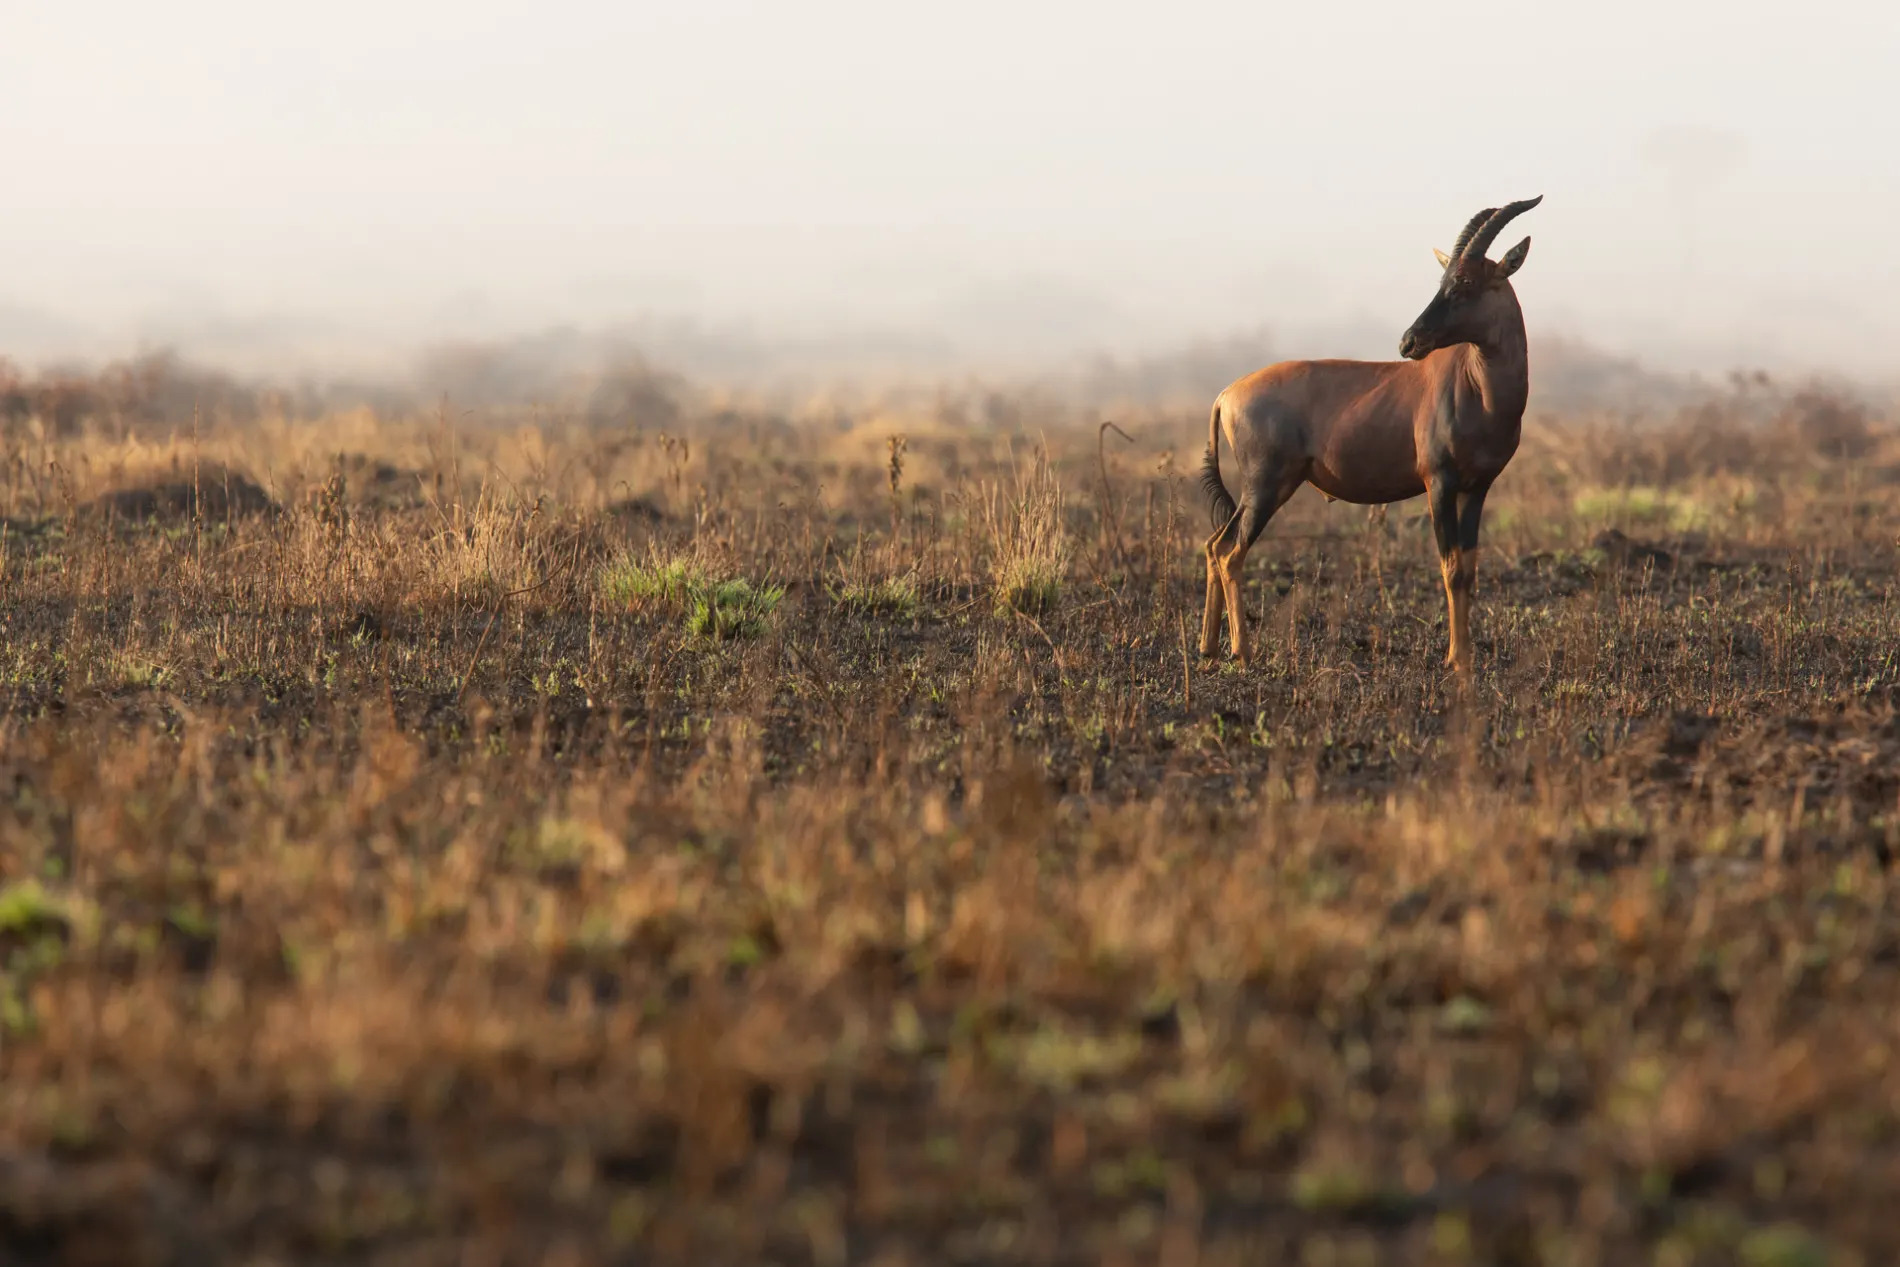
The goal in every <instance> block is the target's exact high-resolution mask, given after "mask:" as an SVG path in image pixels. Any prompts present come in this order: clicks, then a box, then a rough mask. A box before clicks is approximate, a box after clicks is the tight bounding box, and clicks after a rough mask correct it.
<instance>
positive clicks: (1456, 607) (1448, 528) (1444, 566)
mask: <svg viewBox="0 0 1900 1267" xmlns="http://www.w3.org/2000/svg"><path fill="white" fill-rule="evenodd" d="M1431 508H1432V536H1433V537H1434V538H1435V539H1436V540H1437V542H1438V571H1439V574H1440V575H1441V576H1443V577H1444V581H1445V610H1446V615H1447V620H1446V625H1447V626H1448V627H1449V630H1450V633H1451V648H1450V650H1448V651H1447V652H1446V653H1445V666H1446V667H1447V668H1453V669H1456V670H1458V672H1459V673H1460V674H1461V675H1464V674H1469V673H1470V672H1471V621H1470V615H1471V613H1470V610H1469V607H1470V598H1471V577H1472V572H1471V570H1468V569H1467V568H1466V567H1465V565H1464V560H1463V558H1462V553H1463V552H1462V551H1461V550H1460V549H1459V543H1458V527H1459V516H1458V486H1457V484H1456V483H1455V482H1454V481H1453V480H1452V479H1451V478H1450V477H1449V476H1441V477H1440V478H1439V479H1437V480H1436V481H1434V482H1433V484H1432V486H1431ZM1473 563H1474V567H1475V560H1474V561H1473Z"/></svg>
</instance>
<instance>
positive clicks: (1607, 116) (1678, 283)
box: [0, 0, 1900, 371]
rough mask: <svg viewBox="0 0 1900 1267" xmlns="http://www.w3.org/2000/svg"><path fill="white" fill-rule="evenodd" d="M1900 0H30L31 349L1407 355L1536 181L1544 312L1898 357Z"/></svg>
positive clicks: (1619, 327) (16, 212) (19, 303)
mask: <svg viewBox="0 0 1900 1267" xmlns="http://www.w3.org/2000/svg"><path fill="white" fill-rule="evenodd" d="M1895 12H1896V9H1895V6H1892V5H1880V4H1865V5H1848V4H1838V3H1808V4H1805V5H1802V6H1800V7H1799V8H1798V9H1790V8H1789V6H1786V5H1768V4H1756V3H1728V4H1722V5H1718V4H1714V3H1705V4H1693V5H1691V4H1680V5H1675V4H1669V3H1662V2H1659V0H1650V2H1649V3H1642V4H1631V3H1622V2H1620V0H1616V2H1598V3H1591V4H1564V5H1555V4H1518V5H1511V6H1495V7H1492V6H1485V5H1481V4H1464V5H1420V4H1418V3H1416V0H1410V2H1408V3H1403V4H1395V3H1378V4H1348V3H1339V2H1337V0H1333V2H1328V3H1314V4H1305V5H1277V4H1273V3H1264V2H1262V0H1248V2H1247V3H1225V2H1223V3H1203V4H1182V3H1174V4H1165V5H1164V4H1160V3H1152V4H1142V5H1129V4H1116V3H1104V2H1100V0H1098V2H1097V3H1090V4H1052V3H1042V2H1038V0H1010V2H1009V3H992V2H990V0H960V2H959V3H955V4H941V5H920V4H903V3H892V2H891V0H880V2H878V3H868V2H860V0H798V2H796V3H794V2H792V0H782V2H780V3H772V4H764V3H735V2H731V0H677V2H675V3H666V4H654V3H642V2H638V0H636V2H635V3H618V4H608V3H553V2H547V0H544V2H543V3H539V4H534V5H529V4H517V3H498V2H496V0H456V3H453V4H450V3H436V2H434V0H429V2H426V3H425V2H421V0H407V2H405V0H380V2H378V3H373V4H372V3H362V2H360V0H330V2H329V3H325V4H322V5H314V6H298V7H295V8H291V7H287V6H282V5H263V4H256V3H246V4H235V3H207V2H205V0H168V2H167V3H164V4H150V3H144V2H140V3H124V2H112V3H83V2H81V0H71V2H69V3H60V4H54V3H50V2H43V3H31V2H29V0H0V155H3V156H4V167H3V168H0V170H4V180H3V181H0V189H4V196H0V318H4V320H0V332H3V334H4V336H5V337H10V338H11V339H13V340H14V341H15V342H17V343H22V344H28V343H31V342H32V341H33V340H34V339H35V338H39V339H40V340H41V341H45V342H56V341H57V340H58V339H59V338H63V337H68V336H69V335H70V336H71V337H73V338H77V337H78V336H79V335H80V334H81V333H84V332H88V331H100V330H104V331H108V332H110V333H111V335H112V337H132V336H133V335H135V334H137V333H139V332H144V333H148V334H149V333H152V332H160V333H163V332H164V331H165V330H166V329H167V328H168V327H167V323H176V322H179V321H182V320H185V319H187V318H189V319H190V320H192V321H194V322H196V323H198V328H200V329H202V330H208V331H214V332H215V331H218V330H221V331H222V332H223V334H224V335H225V336H231V335H234V334H242V333H249V332H259V333H260V337H269V336H271V334H272V332H273V331H276V332H278V335H279V336H281V337H284V338H308V340H309V344H310V346H311V348H312V349H313V350H314V349H317V348H319V347H321V346H323V343H322V339H321V338H320V337H319V336H320V335H322V333H323V332H322V331H319V330H318V329H317V328H316V325H315V324H314V323H317V322H319V321H321V322H323V323H327V326H328V334H327V335H325V336H323V337H327V338H329V339H331V340H333V341H335V342H337V343H338V344H339V345H341V344H343V343H347V342H348V341H349V340H350V339H351V338H352V337H355V336H358V335H361V336H364V337H367V336H371V335H374V336H379V337H386V336H397V337H403V338H411V337H426V336H429V335H432V334H434V333H438V332H454V331H458V330H478V329H488V330H505V329H510V328H533V327H535V326H539V325H543V324H545V323H548V322H551V321H558V320H563V319H566V320H573V321H576V322H580V323H588V322H594V321H600V320H605V319H609V318H612V317H614V316H618V315H627V314H635V313H641V312H653V311H658V312H681V313H697V314H706V315H710V316H714V317H717V318H720V319H735V318H746V319H752V320H755V321H756V322H757V323H759V324H760V325H761V326H762V327H764V328H775V327H777V326H780V325H784V324H787V323H793V322H799V323H804V324H807V325H817V326H822V325H828V324H835V323H838V322H846V321H848V322H855V323H857V324H858V325H860V326H865V327H891V328H896V327H902V328H906V329H916V328H932V327H936V328H943V329H949V330H951V331H953V332H954V333H957V334H959V335H963V336H980V335H987V336H989V337H990V339H991V341H992V342H996V343H999V344H1002V345H1004V346H1008V345H1011V344H1022V345H1027V344H1028V342H1029V341H1031V340H1035V339H1041V340H1042V341H1044V342H1046V343H1050V344H1060V343H1063V342H1078V343H1080V342H1087V341H1090V340H1099V341H1108V342H1113V341H1117V340H1119V341H1121V342H1122V343H1124V344H1126V343H1139V342H1142V341H1150V342H1166V341H1171V340H1176V339H1180V338H1184V337H1192V336H1196V335H1221V334H1226V333H1229V332H1232V331H1235V330H1242V329H1247V328H1251V327H1257V326H1260V325H1263V324H1265V325H1269V326H1272V327H1274V328H1276V329H1281V330H1284V331H1287V332H1289V336H1295V332H1297V331H1300V330H1324V329H1328V328H1338V327H1339V326H1341V325H1342V324H1345V323H1352V322H1365V323H1369V328H1371V329H1373V330H1389V334H1390V340H1389V341H1390V342H1392V343H1393V344H1394V346H1396V340H1397V337H1398V332H1399V330H1400V329H1401V328H1403V326H1404V325H1405V324H1406V323H1407V322H1408V321H1409V320H1410V319H1411V317H1412V316H1413V315H1414V314H1415V312H1416V310H1417V309H1418V308H1419V307H1421V306H1422V305H1423V303H1424V302H1425V300H1426V298H1427V297H1428V294H1429V291H1430V288H1431V286H1432V284H1433V282H1434V265H1433V264H1432V260H1431V248H1432V247H1434V246H1438V247H1448V246H1449V245H1450V239H1451V238H1452V237H1453V236H1454V235H1455V234H1456V232H1457V229H1458V227H1459V225H1460V224H1461V223H1462V221H1463V220H1464V218H1465V217H1466V216H1468V215H1469V214H1470V213H1471V212H1472V211H1474V210H1476V209H1477V208H1478V207H1480V206H1483V205H1486V204H1490V203H1496V202H1499V201H1503V200H1505V199H1511V198H1520V197H1525V196H1528V195H1531V194H1537V193H1542V194H1544V195H1546V201H1545V203H1544V205H1543V206H1542V207H1540V208H1538V209H1537V210H1536V211H1534V212H1532V213H1531V214H1530V215H1528V216H1526V217H1525V218H1524V219H1523V220H1522V221H1521V222H1520V224H1521V232H1524V233H1530V234H1532V235H1533V236H1534V237H1535V239H1536V244H1535V246H1534V248H1533V250H1532V252H1531V256H1530V261H1529V263H1528V264H1527V265H1526V266H1525V269H1524V272H1523V273H1522V274H1521V275H1520V277H1521V281H1520V285H1519V291H1520V294H1521V295H1522V296H1523V298H1524V301H1525V305H1526V308H1527V311H1528V312H1529V315H1530V320H1531V323H1532V325H1533V330H1534V332H1535V331H1536V330H1537V329H1540V328H1541V329H1543V330H1545V331H1549V332H1557V331H1562V332H1565V333H1570V334H1575V335H1579V336H1582V337H1585V338H1589V339H1592V340H1594V341H1596V342H1599V343H1602V344H1605V345H1607V346H1610V347H1614V348H1622V349H1634V350H1640V349H1643V348H1645V347H1654V348H1659V349H1665V351H1664V352H1659V353H1658V355H1657V359H1658V360H1667V359H1670V358H1672V357H1696V356H1699V357H1701V358H1703V359H1705V360H1708V359H1713V360H1715V361H1720V360H1723V359H1724V358H1729V359H1735V358H1740V357H1747V356H1752V357H1755V358H1757V359H1766V360H1778V361H1781V362H1784V363H1785V362H1795V363H1810V364H1816V365H1831V366H1837V367H1840V368H1846V369H1852V370H1859V371H1869V370H1873V371H1884V370H1885V369H1886V367H1887V365H1886V358H1887V357H1888V356H1889V350H1890V349H1892V348H1895V347H1900V241H1897V240H1896V237H1895V226H1896V224H1900V98H1897V97H1896V95H1895V93H1896V88H1895V74H1896V72H1900V18H1897V17H1896V16H1895ZM1519 232H1520V230H1519V229H1518V228H1517V227H1515V226H1514V228H1513V230H1512V234H1511V237H1510V239H1509V240H1510V241H1515V240H1516V237H1517V235H1518V233H1519ZM1508 244H1509V243H1508V242H1505V243H1501V244H1500V245H1499V247H1498V248H1497V249H1499V250H1502V249H1503V247H1504V246H1506V245H1508ZM52 318H60V319H63V320H65V321H68V322H70V323H71V328H70V330H65V331H62V329H61V327H59V326H58V325H56V324H54V323H53V321H52ZM207 337H209V336H207ZM1295 337H1296V336H1295ZM1322 341H1323V340H1322ZM4 350H5V349H0V353H3V352H4ZM1302 350H1305V349H1302ZM1347 350H1350V351H1353V352H1357V353H1360V354H1364V353H1365V352H1367V351H1368V349H1365V348H1352V349H1347ZM1370 351H1371V352H1372V354H1375V355H1391V354H1393V353H1392V352H1391V351H1390V350H1389V349H1384V348H1373V349H1370Z"/></svg>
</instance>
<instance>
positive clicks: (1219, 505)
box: [1201, 401, 1236, 532]
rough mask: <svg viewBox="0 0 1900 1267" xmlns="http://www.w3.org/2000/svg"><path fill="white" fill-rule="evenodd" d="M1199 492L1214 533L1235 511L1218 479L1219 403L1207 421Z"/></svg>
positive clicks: (1224, 524)
mask: <svg viewBox="0 0 1900 1267" xmlns="http://www.w3.org/2000/svg"><path fill="white" fill-rule="evenodd" d="M1201 491H1202V492H1203V493H1205V494H1206V495H1207V510H1208V515H1209V517H1210V519H1211V520H1212V521H1213V527H1214V530H1215V531H1216V532H1218V531H1220V530H1221V529H1222V528H1225V527H1226V526H1227V521H1228V520H1230V519H1232V518H1233V517H1234V511H1235V509H1236V507H1235V505H1234V499H1233V496H1232V495H1231V494H1230V493H1228V491H1227V485H1225V484H1223V483H1222V482H1221V477H1220V402H1219V401H1215V402H1214V412H1213V414H1212V415H1211V416H1210V417H1209V418H1208V420H1207V453H1206V455H1205V456H1203V457H1202V458H1201Z"/></svg>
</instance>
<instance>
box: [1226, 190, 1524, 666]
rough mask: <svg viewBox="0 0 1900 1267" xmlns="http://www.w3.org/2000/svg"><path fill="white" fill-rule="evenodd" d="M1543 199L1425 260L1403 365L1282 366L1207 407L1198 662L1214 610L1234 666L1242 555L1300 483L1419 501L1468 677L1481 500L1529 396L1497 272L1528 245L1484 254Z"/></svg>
mask: <svg viewBox="0 0 1900 1267" xmlns="http://www.w3.org/2000/svg"><path fill="white" fill-rule="evenodd" d="M1542 201H1543V198H1542V196H1541V195H1540V196H1538V197H1536V198H1531V199H1528V200H1526V201H1524V202H1514V203H1510V204H1509V205H1507V206H1505V207H1503V208H1497V207H1487V208H1485V209H1484V210H1483V211H1480V212H1479V213H1478V214H1477V215H1475V216H1473V217H1472V218H1471V220H1470V221H1469V222H1468V223H1467V224H1466V225H1465V227H1464V231H1463V232H1462V233H1460V234H1459V235H1458V240H1457V241H1456V242H1455V243H1454V244H1453V246H1452V250H1451V254H1450V255H1445V254H1444V253H1442V252H1437V253H1436V254H1437V255H1438V262H1439V264H1440V265H1441V266H1443V269H1444V272H1443V275H1442V276H1441V277H1440V279H1439V285H1438V293H1437V294H1436V295H1434V296H1433V297H1432V301H1431V303H1429V304H1427V305H1426V307H1425V311H1424V312H1422V313H1420V314H1419V316H1418V319H1417V320H1416V321H1414V322H1413V323H1412V325H1411V327H1410V328H1409V329H1407V330H1406V332H1405V334H1404V336H1403V337H1402V338H1401V339H1400V340H1399V354H1400V355H1401V356H1403V357H1405V358H1406V359H1405V360H1402V361H1283V362H1281V363H1280V364H1278V365H1270V366H1268V367H1267V368H1266V369H1263V370H1258V371H1256V372H1254V373H1252V374H1249V375H1247V376H1246V377H1245V378H1242V379H1240V380H1238V381H1237V382H1235V383H1233V384H1231V385H1229V386H1228V388H1227V389H1226V390H1225V391H1223V392H1221V394H1220V395H1219V396H1218V397H1216V398H1215V401H1214V411H1213V414H1212V416H1211V417H1210V418H1209V419H1208V431H1207V456H1206V457H1205V458H1204V459H1203V460H1202V463H1201V485H1202V487H1203V488H1204V489H1205V490H1206V492H1207V496H1208V500H1209V502H1210V510H1211V511H1212V514H1213V523H1214V527H1215V529H1216V531H1215V533H1214V535H1213V536H1212V537H1209V538H1208V540H1207V607H1206V610H1205V612H1204V613H1203V616H1202V620H1201V654H1202V655H1210V656H1211V655H1213V654H1214V653H1215V650H1216V647H1217V643H1218V639H1219V634H1220V623H1221V615H1222V613H1223V612H1225V614H1226V616H1227V626H1228V634H1229V640H1230V642H1231V644H1232V648H1233V653H1234V656H1235V658H1236V659H1238V660H1240V661H1241V662H1242V663H1243V664H1244V663H1246V662H1247V659H1248V651H1247V633H1246V627H1245V624H1244V621H1243V619H1242V613H1241V602H1240V577H1241V570H1242V568H1243V567H1244V565H1245V564H1246V561H1247V551H1248V550H1249V549H1251V548H1252V547H1253V543H1254V542H1255V541H1256V540H1257V539H1258V538H1259V536H1260V533H1261V531H1262V530H1264V529H1265V528H1266V526H1267V521H1268V520H1270V519H1271V518H1273V515H1274V512H1275V511H1277V510H1279V509H1280V507H1281V506H1283V505H1285V504H1286V501H1287V499H1288V498H1289V497H1291V496H1292V495H1293V494H1294V492H1295V491H1297V490H1298V489H1299V487H1300V485H1301V484H1311V485H1313V487H1315V488H1317V489H1319V490H1320V492H1322V493H1324V494H1325V495H1326V496H1327V497H1328V498H1329V499H1331V500H1335V501H1347V502H1357V503H1360V504H1362V505H1384V504H1386V503H1388V502H1396V501H1404V500H1406V499H1407V498H1411V497H1416V496H1418V495H1419V494H1420V493H1425V494H1427V496H1428V498H1429V504H1430V507H1431V516H1432V530H1433V534H1434V536H1435V537H1436V539H1437V544H1438V562H1439V570H1440V571H1441V572H1442V573H1443V575H1444V581H1445V601H1446V604H1447V606H1448V608H1449V612H1450V624H1451V649H1450V652H1449V654H1448V655H1447V656H1446V660H1445V662H1446V663H1447V664H1448V665H1451V666H1453V667H1455V668H1457V669H1458V670H1459V672H1460V673H1469V672H1470V670H1471V625H1470V598H1471V587H1472V582H1473V580H1474V579H1475V578H1476V575H1477V567H1478V525H1479V522H1480V521H1481V519H1482V518H1483V516H1484V498H1485V494H1486V493H1488V492H1489V491H1490V489H1491V483H1492V481H1493V480H1495V479H1497V477H1498V475H1499V473H1500V472H1502V471H1503V470H1504V468H1505V465H1506V464H1507V463H1509V462H1510V460H1511V456H1512V454H1514V453H1516V452H1517V441H1518V434H1519V428H1520V426H1521V424H1522V422H1523V418H1524V402H1525V400H1526V399H1527V397H1528V396H1529V392H1530V364H1529V359H1528V356H1527V353H1526V346H1525V337H1524V314H1523V312H1522V311H1521V310H1520V309H1519V308H1518V305H1517V295H1516V293H1515V292H1513V291H1512V289H1511V283H1510V276H1511V274H1513V273H1515V272H1516V271H1517V270H1518V268H1519V267H1520V266H1521V265H1522V264H1523V263H1524V258H1525V256H1526V255H1528V254H1529V253H1530V245H1531V240H1530V239H1529V238H1525V239H1524V240H1523V241H1522V242H1520V243H1518V244H1517V245H1516V246H1514V247H1512V248H1511V249H1510V250H1509V251H1507V252H1506V253H1505V255H1504V258H1503V259H1501V260H1498V261H1495V262H1493V261H1492V260H1489V259H1486V258H1485V252H1486V251H1487V250H1488V249H1490V246H1491V243H1492V242H1493V241H1494V240H1496V238H1497V236H1498V234H1499V233H1500V232H1502V231H1503V229H1504V226H1505V225H1506V224H1508V223H1509V222H1510V221H1511V220H1513V219H1515V218H1516V217H1517V216H1519V215H1521V214H1523V213H1524V212H1526V211H1529V210H1530V209H1531V208H1532V207H1535V206H1536V205H1537V204H1538V203H1539V202H1542ZM1223 434H1225V436H1226V437H1227V444H1228V447H1229V448H1231V449H1232V450H1233V451H1234V458H1235V462H1236V465H1237V466H1238V467H1239V471H1238V475H1239V480H1238V484H1239V490H1240V499H1239V501H1238V503H1236V501H1235V499H1234V497H1233V496H1232V495H1230V494H1229V493H1228V491H1227V486H1226V485H1225V484H1224V483H1223V482H1222V480H1221V472H1220V439H1221V436H1222V435H1223Z"/></svg>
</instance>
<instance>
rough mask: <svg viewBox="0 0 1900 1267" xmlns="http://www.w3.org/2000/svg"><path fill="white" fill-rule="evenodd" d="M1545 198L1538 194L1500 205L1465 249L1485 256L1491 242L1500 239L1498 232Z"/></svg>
mask: <svg viewBox="0 0 1900 1267" xmlns="http://www.w3.org/2000/svg"><path fill="white" fill-rule="evenodd" d="M1543 200H1544V195H1542V194H1538V195H1537V196H1536V197H1535V198H1526V199H1525V200H1524V201H1522V202H1510V203H1506V204H1505V205H1504V206H1502V207H1499V208H1498V209H1497V210H1496V211H1494V212H1493V213H1492V214H1491V217H1490V218H1489V219H1488V220H1486V221H1485V222H1484V226H1483V227H1482V228H1480V229H1479V230H1478V231H1477V232H1476V233H1474V234H1472V236H1471V241H1470V243H1469V244H1468V245H1466V247H1465V250H1466V251H1475V252H1477V254H1478V256H1479V258H1483V256H1484V253H1485V252H1486V251H1488V250H1490V249H1491V244H1492V243H1493V242H1495V241H1497V240H1498V234H1500V233H1502V232H1504V226H1505V225H1507V224H1509V223H1510V222H1511V221H1513V220H1515V219H1517V218H1518V217H1519V216H1521V215H1523V214H1524V213H1525V212H1526V211H1529V210H1530V209H1531V208H1532V207H1535V206H1536V205H1537V204H1538V203H1540V202H1542V201H1543ZM1454 258H1458V259H1462V258H1464V257H1463V256H1462V255H1460V256H1456V257H1454Z"/></svg>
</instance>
